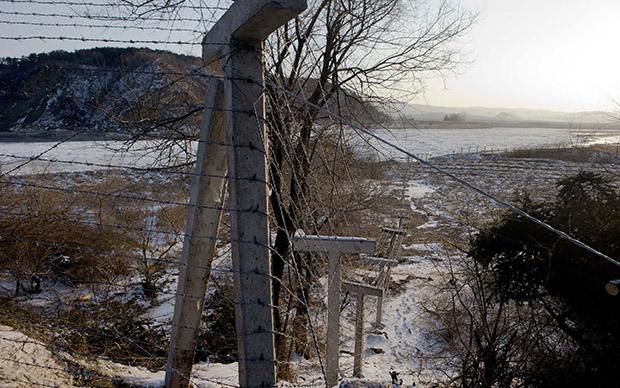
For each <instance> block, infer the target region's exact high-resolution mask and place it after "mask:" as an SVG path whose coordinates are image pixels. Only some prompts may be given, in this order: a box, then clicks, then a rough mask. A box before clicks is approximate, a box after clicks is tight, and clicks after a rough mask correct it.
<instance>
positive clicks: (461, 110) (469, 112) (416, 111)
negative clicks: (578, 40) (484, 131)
mask: <svg viewBox="0 0 620 388" xmlns="http://www.w3.org/2000/svg"><path fill="white" fill-rule="evenodd" d="M399 113H400V115H402V116H405V117H408V118H410V119H414V120H420V121H442V120H443V119H444V117H446V115H449V114H455V113H458V114H460V115H461V116H462V117H465V118H466V121H467V122H478V123H498V124H501V123H508V122H510V123H550V122H553V123H565V124H567V125H568V124H571V125H590V126H597V125H602V126H604V125H609V124H611V123H614V122H615V121H616V120H614V119H613V118H611V117H610V116H609V114H608V113H606V112H601V111H592V112H556V111H547V110H538V109H511V108H485V107H444V106H431V105H422V104H403V105H402V107H401V110H400V112H399Z"/></svg>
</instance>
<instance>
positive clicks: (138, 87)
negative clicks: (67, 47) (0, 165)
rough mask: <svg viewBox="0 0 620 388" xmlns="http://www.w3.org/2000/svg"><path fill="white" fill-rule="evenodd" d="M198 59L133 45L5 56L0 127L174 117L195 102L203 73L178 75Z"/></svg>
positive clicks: (113, 125) (89, 126)
mask: <svg viewBox="0 0 620 388" xmlns="http://www.w3.org/2000/svg"><path fill="white" fill-rule="evenodd" d="M200 65H201V62H200V59H199V58H195V57H189V56H182V55H177V54H172V53H169V52H165V51H153V50H149V49H134V48H96V49H89V50H80V51H76V52H73V53H67V52H63V51H56V52H51V53H49V54H32V55H30V56H28V57H24V58H19V59H13V58H4V59H2V60H0V131H20V132H23V131H52V130H80V131H95V132H119V131H123V130H125V129H127V128H128V127H129V126H131V124H132V123H144V122H145V121H152V120H155V119H157V118H161V117H170V116H173V115H177V116H178V115H180V114H183V113H186V112H188V111H189V110H191V109H192V108H193V107H196V106H197V105H199V104H200V103H201V99H202V93H204V90H205V86H206V81H205V79H204V77H200V76H190V77H187V76H185V77H184V76H183V74H184V73H190V72H194V73H197V72H198V71H199V67H200ZM154 107H157V108H158V109H156V110H154V109H153V108H154Z"/></svg>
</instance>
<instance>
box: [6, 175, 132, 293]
mask: <svg viewBox="0 0 620 388" xmlns="http://www.w3.org/2000/svg"><path fill="white" fill-rule="evenodd" d="M2 194H3V195H2V198H0V207H1V208H2V209H3V210H4V214H3V216H2V218H1V219H0V271H1V272H3V273H5V274H9V275H10V276H11V277H12V278H13V279H14V280H15V294H16V295H17V294H19V293H20V292H21V291H29V292H36V291H38V290H37V288H38V286H40V281H41V280H42V279H46V278H49V279H56V280H58V279H62V280H66V281H70V282H72V283H80V282H98V281H102V280H106V279H110V278H111V277H114V276H118V275H123V274H127V273H128V266H127V261H126V255H128V254H129V253H130V252H131V251H130V249H131V245H132V244H131V240H130V239H129V238H128V237H127V236H126V235H124V234H122V233H120V232H119V231H115V230H112V229H110V228H105V227H102V226H99V225H97V222H88V218H87V217H85V215H84V213H85V209H84V208H80V206H79V203H80V201H79V200H77V198H75V197H74V196H72V195H68V194H67V195H61V194H57V193H54V192H47V191H44V190H38V189H30V188H25V189H19V190H18V189H9V188H6V187H5V188H4V189H3V193H2ZM84 221H87V222H84ZM24 282H30V283H31V285H30V287H29V288H26V287H25V286H24V285H23V284H24Z"/></svg>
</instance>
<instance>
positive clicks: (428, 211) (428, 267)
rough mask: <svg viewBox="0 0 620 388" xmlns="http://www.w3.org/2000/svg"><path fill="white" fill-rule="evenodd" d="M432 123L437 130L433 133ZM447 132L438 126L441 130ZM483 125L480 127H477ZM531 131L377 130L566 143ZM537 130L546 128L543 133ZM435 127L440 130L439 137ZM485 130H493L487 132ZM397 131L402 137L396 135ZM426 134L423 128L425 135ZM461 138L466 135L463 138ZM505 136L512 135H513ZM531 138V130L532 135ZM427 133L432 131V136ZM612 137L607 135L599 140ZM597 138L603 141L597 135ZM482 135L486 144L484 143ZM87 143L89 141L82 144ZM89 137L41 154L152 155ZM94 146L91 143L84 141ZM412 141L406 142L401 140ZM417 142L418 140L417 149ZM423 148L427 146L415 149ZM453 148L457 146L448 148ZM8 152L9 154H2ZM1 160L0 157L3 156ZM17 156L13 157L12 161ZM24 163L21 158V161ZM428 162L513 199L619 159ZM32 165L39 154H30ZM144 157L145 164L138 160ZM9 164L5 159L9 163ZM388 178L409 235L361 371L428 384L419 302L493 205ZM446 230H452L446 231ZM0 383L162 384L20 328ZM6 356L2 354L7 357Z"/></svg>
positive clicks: (166, 297) (445, 144) (426, 182)
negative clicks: (80, 373) (94, 376)
mask: <svg viewBox="0 0 620 388" xmlns="http://www.w3.org/2000/svg"><path fill="white" fill-rule="evenodd" d="M428 131H433V133H434V135H435V136H438V137H436V138H432V136H431V135H432V134H430V132H428ZM442 131H445V132H442ZM485 131H486V132H485ZM536 131H538V132H537V133H536V136H534V133H529V134H527V133H526V134H522V133H521V134H519V133H517V132H518V131H513V129H505V128H503V129H492V130H436V129H434V130H414V131H393V132H391V134H388V133H387V132H386V133H384V134H383V135H384V136H386V137H389V136H392V134H393V135H394V136H396V138H395V140H397V141H398V142H400V144H401V145H406V146H407V147H408V149H410V150H411V151H413V152H416V153H431V154H433V155H444V154H449V153H451V152H452V151H455V148H454V147H455V146H456V145H459V146H461V145H465V147H466V146H467V144H468V142H469V141H471V144H476V145H477V146H478V147H481V145H482V144H486V145H487V147H488V148H500V147H502V146H503V144H504V141H506V142H507V143H508V144H507V145H508V146H520V145H528V146H533V145H543V144H551V143H560V142H566V141H567V139H569V141H570V134H571V131H570V130H555V129H543V130H540V129H536ZM540 131H546V132H544V134H543V135H541V133H540ZM438 133H439V134H440V135H438ZM491 135H492V136H491ZM399 136H400V137H399ZM425 136H427V137H426V138H425ZM468 136H470V137H469V138H468ZM511 136H512V138H511ZM537 136H538V137H537ZM431 138H432V139H431ZM601 139H606V140H605V141H611V140H609V139H611V137H609V136H607V135H605V136H603V137H599V140H601ZM601 141H602V140H601ZM485 142H486V143H485ZM88 144H91V145H88ZM92 144H93V143H84V142H74V143H66V144H63V145H62V146H60V147H58V148H57V149H54V150H53V151H52V152H50V153H48V154H46V155H45V156H44V158H50V159H60V160H70V161H88V162H91V163H92V162H96V163H100V164H124V165H126V164H134V165H148V164H149V163H151V162H152V160H149V159H148V158H147V159H145V158H141V157H140V155H133V156H132V155H129V156H127V155H124V156H123V157H124V159H114V154H113V153H112V151H110V149H108V148H106V147H104V146H103V145H101V144H99V145H92ZM50 145H51V144H50V143H28V144H25V143H3V144H0V154H19V155H26V156H32V155H37V154H38V153H40V152H42V151H44V150H45V149H46V148H47V147H49V146H50ZM91 146H92V147H93V148H89V147H91ZM409 147H411V148H409ZM415 147H418V148H415ZM420 147H426V148H420ZM456 151H457V152H458V149H457V150H456ZM9 159H12V158H9ZM9 159H2V160H3V161H6V160H9ZM14 161H15V160H14V159H13V162H14ZM21 162H23V161H21ZM434 162H435V164H436V165H437V166H438V167H440V168H442V169H444V170H446V171H448V172H450V173H453V174H455V175H457V176H459V177H462V178H464V179H466V180H468V181H470V182H472V183H473V184H475V185H476V186H478V187H480V188H482V189H484V190H486V191H488V192H490V193H491V194H493V195H495V196H497V197H499V198H501V199H504V200H511V198H512V195H513V193H514V192H515V190H521V189H522V190H529V191H531V192H532V194H533V195H534V197H546V196H550V195H553V194H554V193H555V182H556V181H557V179H559V178H562V177H564V176H566V175H570V174H574V173H576V172H578V171H580V170H582V169H588V170H596V171H600V172H604V173H610V172H611V173H612V174H613V175H614V176H616V177H617V176H620V169H619V168H618V166H617V165H599V164H578V163H568V162H561V161H550V160H533V159H530V160H525V159H502V158H497V157H493V158H484V157H472V156H469V157H466V158H438V159H436V160H435V161H434ZM37 163H39V162H37ZM141 163H144V164H141ZM12 166H14V164H9V165H7V166H5V168H6V169H10V168H12ZM42 168H46V166H45V165H44V164H38V165H35V163H33V164H32V165H28V166H27V168H24V170H21V171H22V173H28V172H37V171H40V169H42ZM48 168H51V171H65V170H79V171H83V170H90V169H96V168H100V167H92V166H84V165H80V164H71V163H66V164H62V163H52V164H51V166H49V167H48ZM392 178H393V179H394V180H395V181H399V182H402V184H403V187H404V193H403V196H404V198H406V199H407V201H408V202H409V205H410V209H409V210H410V212H411V214H409V216H415V217H412V218H411V219H412V221H410V222H409V223H408V224H407V225H406V226H407V228H408V232H409V235H408V237H407V239H406V241H405V244H404V245H403V258H404V259H403V261H402V263H400V264H399V265H397V266H396V267H394V268H393V270H392V277H391V284H392V286H391V288H390V291H389V293H388V296H387V298H386V300H385V303H384V314H383V323H384V328H383V329H381V330H379V331H377V330H373V329H371V322H372V321H373V320H374V314H375V303H373V302H374V301H373V300H372V298H369V299H370V300H369V302H367V303H366V311H365V317H366V324H365V327H366V328H367V329H368V333H367V334H368V337H367V344H366V347H365V350H364V366H363V369H364V376H365V378H366V379H367V380H368V381H373V382H380V383H389V381H390V377H389V371H390V370H391V369H393V370H396V371H398V372H399V373H400V378H402V379H403V385H404V386H412V384H414V383H415V384H416V386H417V387H430V386H433V384H434V382H435V381H437V380H438V379H441V378H442V376H439V375H437V373H436V371H434V370H433V365H431V363H430V362H429V360H430V359H432V356H433V355H435V353H436V352H437V351H438V348H437V346H436V344H435V343H434V340H433V337H432V336H431V335H430V334H429V333H430V331H431V329H432V326H433V322H432V321H431V320H430V318H429V317H428V315H427V314H426V313H425V307H426V306H427V305H428V303H429V302H430V301H432V299H433V297H434V296H435V295H436V294H437V289H438V288H439V287H441V286H442V285H443V284H445V282H446V279H445V278H444V273H443V272H442V270H443V268H444V267H445V263H444V260H445V257H446V255H449V254H454V252H453V251H451V248H450V247H449V246H448V244H447V243H446V241H447V239H448V238H455V236H456V238H457V239H460V240H461V241H463V242H464V241H466V237H467V234H468V233H470V232H471V231H472V230H473V229H472V226H475V225H479V224H480V223H483V222H485V221H487V220H489V219H490V218H492V217H494V216H495V215H496V214H497V213H496V211H497V209H498V208H497V206H495V205H494V204H493V203H492V202H490V201H489V200H488V199H485V198H483V197H481V196H480V195H479V194H476V193H474V192H472V191H470V190H467V189H465V188H464V187H463V186H462V185H461V184H459V183H457V182H454V181H452V180H450V179H449V178H448V177H446V176H444V175H442V174H438V173H437V171H434V170H431V169H429V168H427V167H424V166H422V165H419V164H410V165H407V166H404V165H401V166H397V167H396V168H395V169H394V176H393V177H392ZM448 235H450V236H448ZM227 260H228V261H229V260H230V257H229V255H228V254H227V253H226V250H224V251H223V253H222V254H221V255H220V257H219V258H218V260H217V262H216V265H217V266H219V267H223V268H228V266H229V265H230V263H229V262H227ZM171 276H172V279H171V281H170V282H169V283H168V285H167V286H166V290H165V291H166V293H165V294H163V296H161V297H160V298H159V299H158V300H157V303H156V305H155V306H154V307H153V308H152V309H150V310H149V312H148V313H147V314H146V316H147V317H149V318H151V319H154V320H156V321H157V322H159V323H161V324H163V325H167V324H169V322H170V319H171V317H172V309H173V304H172V303H173V300H172V297H171V296H170V295H173V294H174V292H175V291H176V279H175V276H176V275H175V274H174V273H171ZM73 294H75V295H77V296H79V295H80V290H74V291H72V292H71V295H72V297H75V295H73ZM352 314H354V311H353V309H352V308H351V306H349V307H348V308H346V309H345V310H344V311H343V315H342V324H343V329H342V336H341V349H342V350H343V351H344V352H343V353H342V354H341V359H340V361H341V372H342V375H343V376H344V377H345V378H350V377H351V375H352V369H353V357H352V355H351V354H350V353H351V351H352V350H353V329H354V326H353V324H352V322H353V320H352V317H353V315H352ZM0 359H2V360H3V361H2V362H1V363H0V386H9V387H12V386H19V387H22V386H23V387H26V386H33V385H37V384H39V385H43V386H69V385H72V384H74V383H75V381H74V378H75V376H74V375H72V374H71V373H70V372H69V371H70V370H71V368H70V366H71V365H74V364H80V365H83V366H85V367H87V368H88V369H89V370H93V371H96V373H98V374H99V375H102V376H107V377H108V378H109V379H110V380H116V381H123V382H124V383H125V384H130V385H132V386H140V387H159V386H162V385H163V379H164V372H163V371H162V370H159V371H149V370H147V369H145V368H138V367H134V366H129V365H123V364H119V363H117V362H111V361H109V360H103V359H102V360H83V359H79V358H77V356H71V355H63V354H54V353H53V352H51V351H50V350H49V349H48V347H47V346H46V345H45V344H44V343H43V342H40V341H37V340H35V339H33V338H30V337H27V336H26V335H25V334H22V333H20V332H19V331H18V330H16V329H14V328H11V327H7V326H1V327H0ZM5 360H8V361H5ZM292 361H293V371H294V375H295V377H294V380H293V381H292V382H291V385H292V386H306V387H311V386H316V387H321V386H324V382H323V378H322V373H321V366H320V365H319V363H318V361H317V359H316V358H315V359H311V360H305V359H303V358H301V357H297V358H295V359H294V360H292ZM236 373H237V364H236V363H232V364H226V365H225V364H219V363H200V364H197V365H196V366H195V368H194V373H193V376H192V377H193V381H194V382H195V383H196V384H197V385H198V386H201V387H219V386H236V385H237V384H238V380H237V377H236Z"/></svg>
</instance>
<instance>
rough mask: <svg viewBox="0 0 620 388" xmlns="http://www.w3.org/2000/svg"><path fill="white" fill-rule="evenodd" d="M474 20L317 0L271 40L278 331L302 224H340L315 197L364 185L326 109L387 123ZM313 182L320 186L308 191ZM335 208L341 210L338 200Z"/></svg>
mask: <svg viewBox="0 0 620 388" xmlns="http://www.w3.org/2000/svg"><path fill="white" fill-rule="evenodd" d="M113 3H115V4H117V5H122V6H123V7H125V8H126V9H129V10H130V11H129V12H130V14H131V15H145V14H148V13H167V14H168V15H170V18H171V19H173V18H174V15H176V14H178V12H181V11H183V10H187V9H193V10H195V9H197V8H200V7H201V6H202V7H205V8H204V9H205V10H208V11H209V13H210V14H212V15H215V14H217V12H218V11H219V10H220V8H222V5H225V4H221V3H220V2H204V1H200V0H177V1H169V0H121V1H113ZM197 12H200V11H197ZM474 21H475V15H473V14H471V13H468V12H465V11H463V10H462V9H461V8H460V7H459V6H458V4H455V3H452V2H450V1H449V0H442V1H440V2H438V3H433V2H428V1H426V0H373V1H370V0H357V1H353V0H311V1H309V7H308V10H307V11H306V12H305V13H304V14H303V15H301V16H299V17H297V18H296V19H294V20H293V21H291V22H289V23H288V24H287V25H285V26H284V27H283V28H281V29H279V30H278V31H277V32H276V33H275V34H273V36H272V37H271V38H270V39H269V41H268V42H267V45H266V53H267V55H266V62H267V68H268V72H267V75H266V76H267V85H268V87H267V104H268V106H267V108H268V109H267V124H268V134H269V140H270V180H271V182H270V184H271V189H272V191H271V196H270V203H271V208H272V213H273V215H274V225H275V227H276V230H277V231H276V233H277V234H276V239H275V244H274V247H273V248H274V250H273V252H274V254H273V257H272V272H273V275H274V278H275V279H276V281H274V284H273V304H274V306H275V307H274V308H275V314H274V315H275V326H276V331H277V332H282V330H283V327H282V326H283V323H282V321H281V318H280V303H281V289H282V285H281V281H282V279H283V277H284V270H285V267H286V262H287V261H288V258H289V256H290V253H291V252H290V246H291V237H292V235H293V234H294V233H295V231H296V230H297V229H300V228H301V229H310V231H316V230H319V229H321V228H323V227H325V226H326V225H334V224H335V223H337V220H336V218H337V217H338V216H343V214H345V213H343V212H342V211H340V212H339V214H334V213H332V214H328V215H325V214H323V216H321V217H319V216H318V214H319V212H318V211H317V207H328V206H329V205H328V204H326V202H325V201H322V202H321V201H318V200H317V197H318V196H320V195H318V194H317V193H318V191H320V190H326V191H328V192H330V191H331V194H332V195H331V196H329V198H331V199H332V200H333V199H334V198H335V196H334V195H333V192H334V191H336V186H338V185H342V183H343V180H348V182H355V183H354V184H356V185H359V179H356V176H357V177H359V174H355V173H354V172H352V171H351V170H353V169H354V167H352V166H351V164H352V163H351V162H352V161H353V160H354V159H355V156H354V155H353V154H352V153H351V152H350V151H351V145H350V144H348V140H347V134H348V133H350V128H349V129H347V128H346V126H345V125H344V123H342V122H339V121H338V120H330V117H329V116H327V115H325V114H324V112H323V110H324V109H326V110H330V111H333V112H335V113H337V114H338V115H341V116H345V117H347V119H349V120H353V121H355V122H358V123H363V124H370V123H376V122H377V121H380V120H381V119H385V118H386V115H385V112H386V111H388V110H389V108H390V107H391V106H392V105H391V104H392V103H395V102H398V101H402V100H404V99H408V98H411V97H412V96H415V95H416V94H418V93H420V92H421V91H422V89H423V79H424V77H425V76H427V75H429V73H442V72H444V71H450V70H452V69H453V68H454V66H456V65H457V64H458V63H459V62H460V60H461V57H460V55H459V54H460V53H459V50H458V49H457V47H456V45H455V43H456V41H457V39H458V38H459V37H461V36H462V35H463V34H464V33H466V32H467V30H468V29H469V28H470V27H471V26H472V24H473V23H474ZM166 125H169V123H167V124H166ZM147 132H148V130H147V131H142V134H147ZM343 169H344V171H342V170H343ZM313 175H314V177H313ZM317 176H320V178H317ZM312 182H315V183H318V185H319V186H321V187H317V186H312ZM327 182H328V184H327V185H324V183H327ZM323 186H325V187H323ZM348 194H350V193H348ZM361 197H364V196H361ZM341 199H342V197H341ZM359 199H360V198H359V197H358V198H357V199H356V200H359ZM332 202H333V201H332ZM361 202H363V201H361ZM338 204H339V205H342V202H339V203H338ZM331 205H332V208H335V202H333V203H331ZM345 207H346V206H345ZM344 211H345V212H346V210H344ZM323 213H324V212H323ZM291 265H292V267H293V268H294V269H295V271H296V273H297V274H298V276H297V277H298V279H296V280H297V281H296V287H297V288H298V289H297V295H296V296H297V299H298V300H300V301H305V300H307V298H308V296H307V289H308V281H307V280H308V279H305V280H304V279H303V278H307V277H310V276H311V272H312V271H311V270H310V269H309V268H308V267H307V263H306V262H305V261H304V260H302V259H301V258H300V257H294V259H293V260H292V262H291ZM302 304H303V303H302ZM298 313H301V314H306V313H307V309H298Z"/></svg>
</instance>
